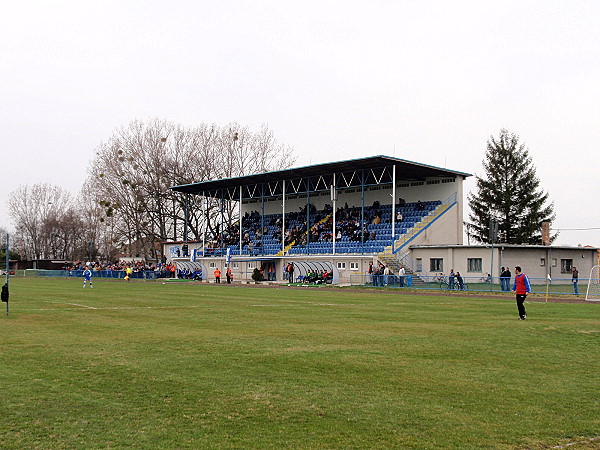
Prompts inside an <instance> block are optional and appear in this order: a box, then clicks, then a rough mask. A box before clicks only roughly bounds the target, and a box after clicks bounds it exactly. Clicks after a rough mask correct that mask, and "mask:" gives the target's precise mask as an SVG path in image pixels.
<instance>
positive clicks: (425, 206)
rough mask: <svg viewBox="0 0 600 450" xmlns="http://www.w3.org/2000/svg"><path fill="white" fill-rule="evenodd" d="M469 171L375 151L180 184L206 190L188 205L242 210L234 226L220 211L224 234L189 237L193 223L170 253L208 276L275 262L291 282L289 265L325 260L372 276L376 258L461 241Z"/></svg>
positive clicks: (339, 278) (342, 274) (339, 271)
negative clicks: (371, 265)
mask: <svg viewBox="0 0 600 450" xmlns="http://www.w3.org/2000/svg"><path fill="white" fill-rule="evenodd" d="M468 176H470V174H467V173H463V172H457V171H452V170H448V169H442V168H439V167H433V166H428V165H424V164H420V163H416V162H412V161H407V160H403V159H398V158H392V157H388V156H374V157H368V158H361V159H353V160H346V161H338V162H332V163H325V164H318V165H312V166H306V167H300V168H292V169H286V170H280V171H274V172H267V173H260V174H253V175H248V176H243V177H237V178H228V179H219V180H212V181H207V182H202V183H194V184H188V185H182V186H174V187H172V188H171V189H173V190H175V191H178V192H181V193H183V194H185V195H186V196H189V197H200V198H199V199H198V198H197V199H193V200H192V201H188V202H186V203H187V204H190V205H194V204H195V205H198V204H202V198H205V199H208V200H212V201H213V202H215V201H216V202H220V203H221V210H225V209H227V208H229V210H233V211H235V212H236V213H235V214H234V216H235V217H234V218H233V219H232V220H230V221H229V223H227V221H226V220H225V219H224V216H223V214H221V215H220V216H219V217H218V218H217V220H220V221H221V224H219V225H220V227H219V229H220V230H222V233H220V235H219V236H205V237H204V238H203V239H202V241H198V242H197V241H190V240H188V236H187V226H186V231H185V232H184V236H183V239H182V240H181V241H179V242H166V243H165V244H164V253H165V255H167V257H168V258H169V259H170V260H171V261H173V262H176V263H177V262H186V263H187V262H192V263H195V264H196V265H198V267H202V268H203V270H204V272H205V273H206V275H207V277H206V278H209V279H210V277H211V276H212V272H213V271H214V269H215V268H217V267H218V268H219V269H221V270H223V269H224V267H225V266H226V265H227V264H229V265H230V267H231V268H232V270H233V272H234V279H236V280H248V279H249V278H250V276H249V274H251V273H252V272H253V271H254V269H255V268H259V269H261V268H262V269H263V270H264V269H266V268H267V267H268V268H274V272H275V273H274V274H273V275H272V278H274V280H275V281H283V280H284V277H285V276H286V274H285V273H284V267H285V266H286V265H287V264H288V263H290V262H293V263H295V267H296V268H297V269H296V272H295V274H294V275H295V276H296V277H300V278H302V277H305V276H306V275H307V273H308V272H310V271H311V270H315V271H317V270H321V269H322V268H324V267H326V268H327V269H328V270H332V271H333V273H334V276H333V280H334V282H335V283H346V282H349V281H350V279H351V277H352V275H354V274H364V273H365V271H366V268H367V267H368V265H369V262H375V263H377V262H385V264H386V265H388V266H390V267H392V268H393V269H392V270H393V271H394V270H397V269H398V268H399V266H400V265H401V264H402V261H403V260H406V258H407V257H408V255H407V254H408V253H409V252H410V246H412V245H415V244H425V245H426V244H455V245H456V244H462V239H463V220H462V217H463V204H462V203H463V180H464V179H465V178H466V177H468ZM225 204H227V205H226V206H225ZM186 216H187V214H186ZM240 218H241V220H240ZM302 272H306V273H302ZM265 279H266V276H265Z"/></svg>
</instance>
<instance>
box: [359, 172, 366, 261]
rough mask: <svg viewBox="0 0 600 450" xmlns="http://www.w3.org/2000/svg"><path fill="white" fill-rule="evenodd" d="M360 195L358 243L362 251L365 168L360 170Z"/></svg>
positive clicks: (363, 240) (363, 238)
mask: <svg viewBox="0 0 600 450" xmlns="http://www.w3.org/2000/svg"><path fill="white" fill-rule="evenodd" d="M360 197H361V201H362V207H361V210H360V224H361V226H360V243H361V246H360V247H361V248H360V252H361V253H364V244H365V233H364V231H365V229H366V226H365V170H364V169H362V170H361V171H360Z"/></svg>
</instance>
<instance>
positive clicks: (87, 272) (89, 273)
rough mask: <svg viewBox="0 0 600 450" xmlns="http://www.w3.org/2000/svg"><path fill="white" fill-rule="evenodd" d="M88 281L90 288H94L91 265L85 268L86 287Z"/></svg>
mask: <svg viewBox="0 0 600 450" xmlns="http://www.w3.org/2000/svg"><path fill="white" fill-rule="evenodd" d="M88 281H89V282H90V288H93V287H94V286H93V285H92V271H91V270H90V268H89V267H86V268H85V270H84V271H83V287H84V288H85V285H86V283H87V282H88Z"/></svg>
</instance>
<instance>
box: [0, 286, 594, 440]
mask: <svg viewBox="0 0 600 450" xmlns="http://www.w3.org/2000/svg"><path fill="white" fill-rule="evenodd" d="M81 286H82V282H81V280H79V279H44V278H39V279H14V280H11V303H10V315H9V316H8V317H6V316H5V315H4V314H5V310H4V309H3V308H4V304H1V306H2V309H0V314H2V315H1V316H0V411H1V413H0V447H2V448H19V449H21V448H124V447H137V448H282V447H283V448H551V447H553V446H558V445H566V444H570V443H580V444H578V445H577V446H575V448H586V447H589V448H592V447H594V446H596V445H600V440H599V439H596V438H598V436H600V394H599V393H600V382H599V380H600V376H599V375H600V304H559V303H548V304H545V303H536V302H529V303H527V304H526V307H527V313H528V319H527V320H526V321H518V320H517V311H516V305H515V303H514V300H513V297H512V295H507V296H506V298H503V297H494V298H489V299H481V298H476V297H474V296H469V295H465V296H464V297H443V296H435V295H431V296H428V295H421V294H415V295H407V294H406V293H405V292H403V293H402V294H400V293H399V291H398V292H394V293H384V292H375V291H373V292H366V293H365V292H359V291H353V290H346V289H335V288H318V289H286V288H253V287H233V286H226V285H222V286H218V285H206V284H204V285H192V284H180V283H173V284H169V283H166V284H163V283H161V282H145V283H144V282H137V283H136V282H132V283H125V282H123V281H119V282H115V281H112V280H101V279H96V280H95V282H94V288H93V289H89V288H86V289H82V288H81ZM570 448H572V447H570Z"/></svg>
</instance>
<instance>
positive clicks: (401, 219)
mask: <svg viewBox="0 0 600 450" xmlns="http://www.w3.org/2000/svg"><path fill="white" fill-rule="evenodd" d="M403 220H404V216H403V215H402V213H401V212H400V211H398V213H397V214H396V222H402V221H403Z"/></svg>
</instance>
